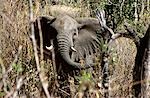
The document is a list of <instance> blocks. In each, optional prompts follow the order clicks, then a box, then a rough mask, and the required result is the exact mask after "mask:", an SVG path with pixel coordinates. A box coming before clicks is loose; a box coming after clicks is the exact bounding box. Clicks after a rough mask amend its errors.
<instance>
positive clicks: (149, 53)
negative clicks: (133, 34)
mask: <svg viewBox="0 0 150 98" xmlns="http://www.w3.org/2000/svg"><path fill="white" fill-rule="evenodd" d="M149 81H150V25H149V28H148V30H147V32H146V34H145V36H144V37H143V38H142V39H140V44H139V45H137V54H136V58H135V66H134V70H133V83H134V84H133V95H134V97H136V98H137V97H145V98H148V96H150V95H148V93H149V92H150V87H149V85H150V82H149Z"/></svg>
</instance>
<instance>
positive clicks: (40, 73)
mask: <svg viewBox="0 0 150 98" xmlns="http://www.w3.org/2000/svg"><path fill="white" fill-rule="evenodd" d="M32 5H33V4H32V0H29V8H30V13H29V15H30V16H29V17H30V27H31V33H32V35H31V38H32V42H33V48H34V55H35V60H36V67H37V70H38V72H39V77H40V81H41V83H42V86H43V88H44V91H45V94H46V96H47V98H50V94H49V92H48V82H47V81H46V79H45V75H44V73H42V72H41V68H40V63H39V57H38V51H37V45H36V40H35V34H34V24H33V22H34V21H33V11H32V10H33V9H32V8H33V6H32ZM38 27H39V25H38ZM39 29H40V28H39ZM40 33H41V32H40ZM41 34H42V33H41ZM40 37H42V36H40ZM41 40H42V39H40V41H41ZM41 44H42V43H41ZM42 48H43V47H42V45H41V47H40V50H41V54H43V51H42V50H43V49H42ZM41 58H42V59H43V57H41ZM41 63H42V62H41ZM43 75H44V76H43Z"/></svg>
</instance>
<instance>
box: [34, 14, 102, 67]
mask: <svg viewBox="0 0 150 98" xmlns="http://www.w3.org/2000/svg"><path fill="white" fill-rule="evenodd" d="M39 19H40V23H41V30H42V34H43V45H44V47H47V46H50V43H49V42H50V40H52V39H56V41H57V46H58V51H59V53H60V55H61V57H62V59H64V61H65V62H66V63H67V64H69V65H71V66H74V67H76V68H83V67H87V66H88V65H85V66H81V64H80V63H79V62H76V61H77V60H78V59H79V58H82V57H87V56H88V55H89V54H92V53H94V52H95V50H96V49H98V48H99V44H100V43H99V42H100V41H99V34H97V32H96V31H97V30H98V29H100V25H99V21H98V20H97V19H95V18H78V19H73V18H72V17H70V16H68V15H60V16H58V17H55V18H54V17H45V16H42V17H40V18H39ZM35 28H37V20H36V22H35ZM38 33H39V30H38V29H36V30H35V35H37V37H36V39H38V38H39V35H38ZM37 42H38V43H39V41H37ZM47 49H49V47H47ZM89 65H90V64H89ZM88 67H89V66H88Z"/></svg>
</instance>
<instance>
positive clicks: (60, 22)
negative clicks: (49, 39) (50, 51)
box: [55, 15, 78, 31]
mask: <svg viewBox="0 0 150 98" xmlns="http://www.w3.org/2000/svg"><path fill="white" fill-rule="evenodd" d="M77 25H78V23H77V21H76V20H75V19H73V18H71V17H70V16H67V15H65V16H61V17H58V18H57V19H56V21H55V28H56V29H58V30H61V31H62V30H65V31H67V30H72V29H76V28H77Z"/></svg>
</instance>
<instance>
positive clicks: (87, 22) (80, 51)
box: [71, 18, 100, 61]
mask: <svg viewBox="0 0 150 98" xmlns="http://www.w3.org/2000/svg"><path fill="white" fill-rule="evenodd" d="M77 21H78V22H79V23H80V24H81V25H82V26H81V28H80V29H79V34H78V36H76V37H75V38H74V48H75V49H76V52H73V53H72V57H71V58H72V60H74V61H78V60H80V59H83V58H87V57H89V56H90V55H93V53H96V52H97V50H99V46H100V32H99V30H100V25H99V22H98V20H97V19H94V18H93V19H91V18H90V19H87V18H86V19H81V20H80V21H79V20H77Z"/></svg>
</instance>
